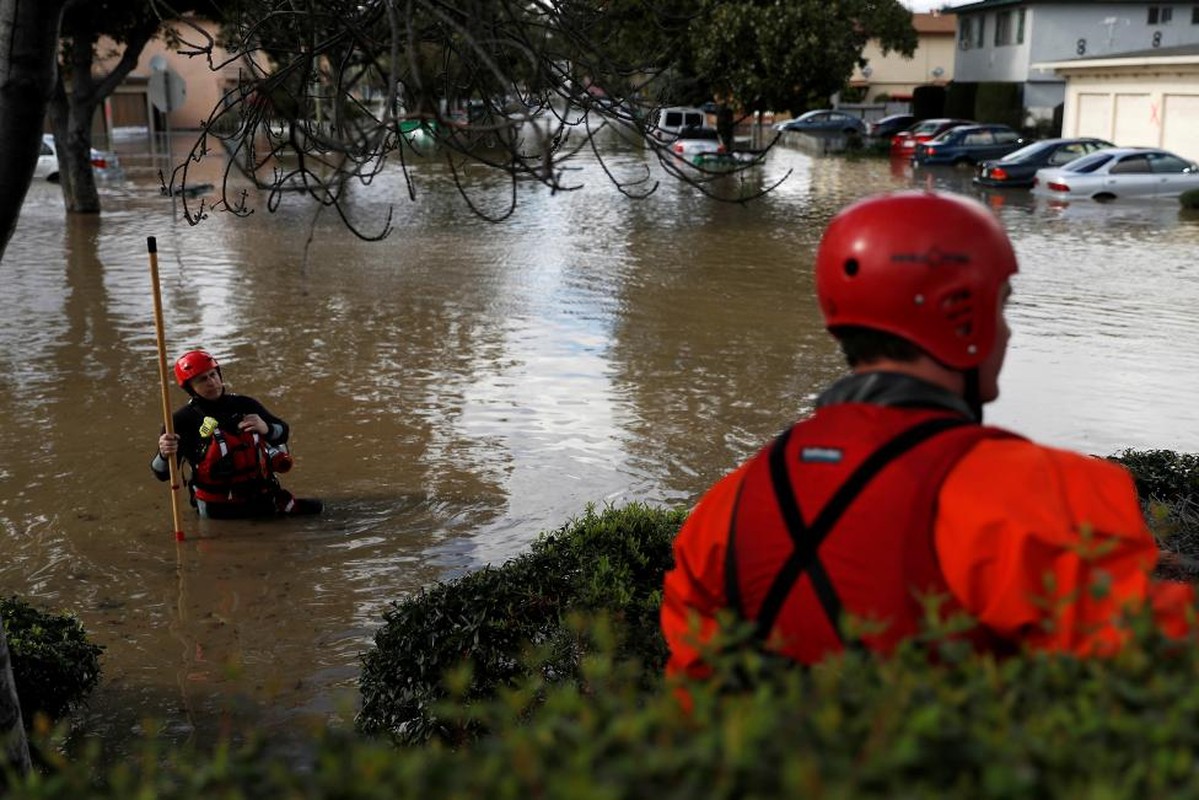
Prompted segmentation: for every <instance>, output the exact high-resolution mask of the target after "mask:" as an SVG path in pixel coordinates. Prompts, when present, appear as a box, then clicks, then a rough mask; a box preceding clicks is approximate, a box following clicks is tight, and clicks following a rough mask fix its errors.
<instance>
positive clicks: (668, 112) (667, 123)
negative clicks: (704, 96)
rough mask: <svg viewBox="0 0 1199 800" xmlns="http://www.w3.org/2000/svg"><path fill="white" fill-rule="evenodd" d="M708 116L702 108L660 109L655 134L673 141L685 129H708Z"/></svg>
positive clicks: (672, 107) (679, 107) (677, 107)
mask: <svg viewBox="0 0 1199 800" xmlns="http://www.w3.org/2000/svg"><path fill="white" fill-rule="evenodd" d="M707 120H708V116H707V114H705V113H704V110H703V109H702V108H692V107H690V106H670V107H669V108H662V109H658V117H657V122H656V123H655V125H654V133H655V134H657V136H659V137H660V138H663V139H673V138H674V137H676V136H678V135H679V132H680V131H682V130H683V129H684V128H706V127H708V122H707Z"/></svg>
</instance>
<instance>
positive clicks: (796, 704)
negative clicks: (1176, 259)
mask: <svg viewBox="0 0 1199 800" xmlns="http://www.w3.org/2000/svg"><path fill="white" fill-rule="evenodd" d="M1152 629H1153V626H1152V624H1151V623H1147V621H1145V620H1140V621H1138V624H1137V626H1136V630H1137V635H1136V638H1135V639H1134V640H1133V642H1132V644H1131V645H1130V646H1129V647H1128V648H1126V649H1125V650H1124V651H1123V652H1122V653H1121V654H1119V655H1118V656H1116V657H1114V658H1110V659H1103V660H1100V659H1093V660H1081V659H1076V658H1072V657H1069V656H1063V655H1052V654H1044V653H1041V654H1029V655H1023V656H1015V657H1011V658H1007V659H997V658H994V657H991V656H980V655H976V654H974V653H972V652H970V651H969V650H968V649H965V648H962V647H960V646H959V644H958V643H956V642H953V641H948V640H946V639H944V638H943V637H942V636H940V635H939V634H938V633H937V632H929V633H928V634H927V635H926V636H925V637H924V638H922V639H920V640H913V641H911V642H909V643H908V644H906V645H904V646H902V647H901V648H900V649H899V651H898V652H897V653H896V654H895V655H894V656H893V657H891V658H888V659H876V658H871V657H869V656H863V655H859V654H847V655H845V656H843V657H839V658H835V659H832V660H830V661H827V662H825V663H823V664H820V665H818V666H816V667H813V668H811V669H807V670H802V669H796V668H793V667H792V668H782V667H780V665H779V664H778V662H775V661H769V660H764V659H762V658H760V657H758V656H756V655H755V654H753V653H752V652H741V653H740V654H738V655H736V656H725V657H724V658H722V659H719V660H718V661H717V673H718V680H716V681H713V682H711V683H705V684H703V685H695V686H691V687H689V693H690V697H691V699H692V704H693V710H692V712H691V713H690V714H686V713H683V712H682V711H681V710H680V708H679V707H678V705H677V703H676V701H675V700H674V698H673V696H672V694H671V692H670V691H668V689H667V687H665V686H663V685H662V684H660V683H659V684H658V685H656V686H654V687H650V688H649V689H648V690H647V688H646V687H645V686H644V682H643V675H644V670H643V665H641V664H638V663H637V662H636V661H634V660H628V659H625V658H623V657H622V656H620V655H619V653H620V651H621V650H622V645H620V643H619V641H618V637H617V635H616V633H615V630H616V629H614V628H612V627H611V626H608V625H606V624H605V623H604V621H603V620H599V621H594V622H591V623H582V622H580V624H579V625H578V626H577V627H575V628H574V629H573V630H574V633H575V634H576V635H581V636H584V637H585V638H586V639H587V640H588V643H589V647H590V654H589V655H588V656H587V657H586V658H585V659H583V660H582V661H581V662H580V668H579V677H580V681H579V682H578V683H559V684H554V683H553V682H551V681H549V680H547V679H546V677H545V676H544V675H543V674H542V673H540V672H539V671H538V670H537V669H536V666H535V664H529V665H528V667H527V668H526V669H525V670H524V672H525V675H526V677H524V678H522V679H521V680H519V681H517V682H515V683H514V684H513V685H512V686H510V687H508V688H505V689H503V690H501V691H499V692H497V693H496V695H495V696H494V697H491V698H487V699H481V700H479V701H477V702H473V703H469V704H468V703H464V702H462V701H461V700H460V698H456V697H450V698H449V699H448V701H447V702H445V703H443V704H441V705H439V707H438V713H439V714H441V715H442V716H443V717H444V718H445V719H447V720H453V721H454V724H458V725H468V724H471V725H477V726H478V727H480V728H481V729H485V730H489V731H491V733H490V734H489V735H487V736H484V737H482V738H480V739H478V740H475V741H472V742H468V743H466V744H464V745H463V746H461V747H458V748H449V747H446V746H444V745H441V744H439V743H436V742H433V743H430V744H428V745H426V746H424V747H412V748H401V749H399V750H396V749H393V748H391V747H390V746H388V745H387V744H386V743H385V742H382V741H379V740H367V741H364V740H361V739H358V738H356V737H354V736H350V735H347V734H346V733H345V732H329V733H326V734H325V735H324V736H323V738H322V740H321V741H320V742H319V743H318V751H317V754H316V756H315V757H314V759H313V760H312V761H311V763H308V764H305V765H303V766H302V767H299V768H297V767H296V765H294V764H287V763H283V762H282V761H280V760H279V759H277V758H270V757H266V756H264V753H263V750H262V749H261V748H260V747H258V746H256V745H255V744H253V743H252V744H249V745H246V746H245V747H239V748H236V749H233V748H229V747H225V746H221V747H218V748H217V749H216V750H215V751H214V752H212V753H198V752H196V751H194V750H191V749H189V748H186V747H185V748H179V749H173V748H170V747H168V746H166V745H164V744H162V743H161V742H157V741H155V740H154V739H149V740H147V741H146V742H144V743H143V745H142V748H141V751H140V752H137V751H135V752H134V753H132V755H131V757H130V758H128V759H126V760H125V761H124V763H121V764H118V765H103V764H100V763H98V762H96V761H95V760H94V755H93V756H92V759H93V760H91V761H89V760H86V759H85V760H83V761H77V762H66V761H64V760H61V759H60V760H59V761H58V762H57V769H56V770H54V771H51V772H47V773H44V774H40V775H34V776H31V777H29V778H28V779H26V780H25V781H23V782H18V783H17V784H16V785H14V786H13V787H12V789H11V791H10V794H9V795H8V798H10V799H11V800H49V799H50V798H70V800H75V798H80V797H88V798H97V799H107V798H113V799H114V800H115V799H116V798H120V799H121V800H124V799H125V798H131V797H154V798H159V799H160V800H199V799H200V798H205V799H206V798H212V797H220V798H223V800H249V799H250V798H254V799H255V800H256V799H257V798H266V797H269V798H291V799H293V800H301V799H304V798H338V799H339V800H355V799H356V798H362V799H363V800H366V798H381V797H386V798H397V800H403V799H404V798H413V799H414V800H416V799H417V798H420V799H421V800H424V799H425V798H434V797H435V798H439V800H459V798H462V799H463V800H465V798H479V797H487V798H498V799H504V798H512V799H513V800H516V799H517V798H519V799H521V800H523V798H531V797H544V798H571V800H575V798H578V799H579V800H593V799H594V800H601V799H603V800H609V799H611V798H622V800H623V799H627V800H639V799H640V798H645V799H646V800H660V799H663V800H673V799H674V798H679V800H683V799H684V798H685V799H687V800H690V799H691V798H705V800H708V798H712V799H713V800H720V799H721V798H783V797H802V798H849V797H852V798H942V797H953V798H971V799H972V800H991V799H992V798H994V799H995V800H1009V799H1010V800H1042V799H1045V800H1048V799H1049V798H1065V797H1071V798H1104V799H1105V800H1156V799H1157V798H1162V800H1166V799H1167V798H1170V799H1171V800H1172V799H1173V798H1187V797H1196V796H1199V760H1197V757H1196V753H1199V688H1196V686H1195V679H1194V676H1195V674H1196V673H1197V671H1199V646H1197V645H1199V642H1195V641H1188V642H1185V643H1182V644H1178V643H1171V642H1167V641H1164V640H1163V639H1162V638H1161V637H1159V636H1157V635H1156V634H1155V633H1153V630H1152ZM930 652H935V653H936V654H937V657H936V658H934V659H930V658H929V654H930ZM736 680H742V681H743V682H744V683H745V684H746V685H747V686H748V687H749V688H746V689H742V690H731V689H728V688H718V687H721V686H725V687H727V686H728V685H730V684H732V683H734V682H735V681H736ZM459 688H461V687H460V686H459ZM45 749H46V750H48V751H50V752H55V753H56V752H58V751H57V749H56V748H53V747H46V748H45Z"/></svg>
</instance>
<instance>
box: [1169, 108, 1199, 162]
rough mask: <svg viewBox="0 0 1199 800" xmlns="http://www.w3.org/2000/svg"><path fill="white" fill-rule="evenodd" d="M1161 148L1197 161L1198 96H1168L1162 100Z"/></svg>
mask: <svg viewBox="0 0 1199 800" xmlns="http://www.w3.org/2000/svg"><path fill="white" fill-rule="evenodd" d="M1162 105H1163V108H1164V109H1165V113H1164V115H1163V117H1164V118H1163V120H1162V147H1164V148H1166V149H1167V150H1170V151H1172V152H1175V153H1177V154H1178V155H1180V156H1182V157H1183V158H1186V159H1189V160H1191V161H1199V137H1196V136H1195V131H1197V130H1199V95H1193V94H1168V95H1166V96H1165V97H1164V98H1163V103H1162Z"/></svg>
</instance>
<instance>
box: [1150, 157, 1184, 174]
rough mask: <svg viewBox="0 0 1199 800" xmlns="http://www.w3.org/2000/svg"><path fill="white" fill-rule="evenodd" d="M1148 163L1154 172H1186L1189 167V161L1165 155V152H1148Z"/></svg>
mask: <svg viewBox="0 0 1199 800" xmlns="http://www.w3.org/2000/svg"><path fill="white" fill-rule="evenodd" d="M1149 163H1150V165H1151V166H1152V167H1153V171H1154V172H1163V173H1177V172H1188V171H1190V168H1191V163H1190V162H1189V161H1183V160H1182V159H1181V158H1178V157H1177V156H1171V155H1166V154H1165V153H1150V154H1149Z"/></svg>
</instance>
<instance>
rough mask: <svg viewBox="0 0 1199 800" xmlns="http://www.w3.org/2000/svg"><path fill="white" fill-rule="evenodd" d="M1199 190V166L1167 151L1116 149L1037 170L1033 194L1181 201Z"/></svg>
mask: <svg viewBox="0 0 1199 800" xmlns="http://www.w3.org/2000/svg"><path fill="white" fill-rule="evenodd" d="M1191 189H1199V164H1196V163H1195V162H1193V161H1188V160H1186V159H1185V158H1182V157H1181V156H1177V155H1175V154H1174V153H1171V152H1169V151H1167V150H1157V149H1153V148H1148V147H1112V148H1109V149H1106V150H1097V151H1096V152H1094V153H1091V154H1090V155H1086V156H1083V157H1081V158H1077V159H1075V160H1074V161H1071V162H1070V163H1069V164H1066V165H1065V166H1062V167H1046V168H1044V169H1039V170H1037V174H1036V177H1035V178H1033V186H1032V191H1033V194H1036V195H1041V196H1043V197H1049V198H1053V199H1059V200H1079V199H1086V198H1090V199H1092V200H1100V201H1105V200H1115V199H1116V198H1118V197H1178V195H1180V194H1182V193H1183V192H1186V191H1189V190H1191Z"/></svg>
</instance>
